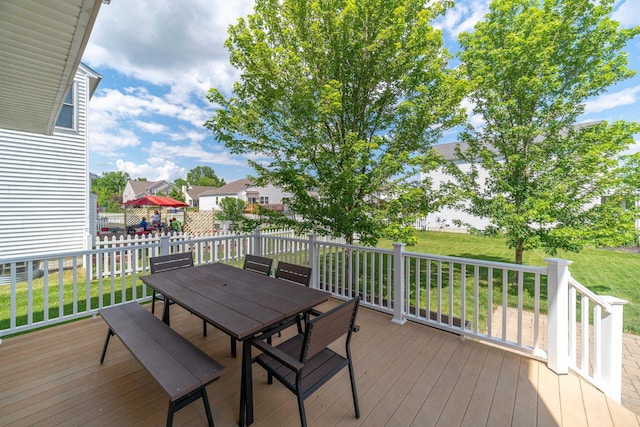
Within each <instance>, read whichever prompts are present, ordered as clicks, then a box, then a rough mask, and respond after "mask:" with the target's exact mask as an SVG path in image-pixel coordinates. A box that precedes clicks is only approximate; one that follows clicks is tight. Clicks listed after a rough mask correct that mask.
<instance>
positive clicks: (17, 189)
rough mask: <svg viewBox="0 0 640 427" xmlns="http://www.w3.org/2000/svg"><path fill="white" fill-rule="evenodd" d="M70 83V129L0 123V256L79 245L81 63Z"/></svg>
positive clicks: (82, 223) (84, 183)
mask: <svg viewBox="0 0 640 427" xmlns="http://www.w3.org/2000/svg"><path fill="white" fill-rule="evenodd" d="M75 86H76V94H77V97H76V99H75V101H76V110H77V111H76V113H75V116H76V119H77V122H76V125H77V128H76V132H69V131H68V130H67V131H64V130H59V128H56V131H55V132H54V134H53V135H51V136H48V135H42V134H35V133H28V132H17V131H10V130H2V129H0V200H2V202H0V236H2V238H0V258H9V257H13V256H19V255H36V254H42V253H55V252H68V251H76V250H82V249H84V246H85V241H86V232H87V230H88V228H89V209H90V207H89V206H88V204H89V189H88V170H87V145H88V143H87V136H86V135H87V128H86V127H87V106H88V105H87V104H88V99H87V90H88V76H87V74H86V73H84V72H83V71H82V67H80V68H79V69H78V73H77V74H76V79H75Z"/></svg>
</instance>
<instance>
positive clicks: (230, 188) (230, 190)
mask: <svg viewBox="0 0 640 427" xmlns="http://www.w3.org/2000/svg"><path fill="white" fill-rule="evenodd" d="M251 186H253V181H251V180H250V179H246V178H243V179H238V180H236V181H231V182H230V183H228V184H225V185H223V186H222V187H218V188H213V189H211V190H207V191H204V192H202V193H200V197H202V196H229V195H234V196H235V195H238V194H239V193H241V192H242V191H244V190H246V189H247V188H248V187H251Z"/></svg>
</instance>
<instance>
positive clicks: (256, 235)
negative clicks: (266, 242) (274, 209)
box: [252, 228, 263, 256]
mask: <svg viewBox="0 0 640 427" xmlns="http://www.w3.org/2000/svg"><path fill="white" fill-rule="evenodd" d="M252 255H258V256H262V255H263V254H262V236H261V235H260V229H259V228H256V229H255V230H253V251H252Z"/></svg>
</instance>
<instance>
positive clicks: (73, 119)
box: [56, 82, 78, 132]
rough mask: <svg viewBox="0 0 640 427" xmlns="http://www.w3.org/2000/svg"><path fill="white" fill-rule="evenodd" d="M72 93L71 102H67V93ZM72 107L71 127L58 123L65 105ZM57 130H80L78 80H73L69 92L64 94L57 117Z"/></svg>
mask: <svg viewBox="0 0 640 427" xmlns="http://www.w3.org/2000/svg"><path fill="white" fill-rule="evenodd" d="M69 93H71V104H69V103H67V102H65V101H66V100H67V95H68V94H69ZM65 106H66V107H69V106H70V107H71V108H72V112H71V127H67V126H61V125H59V124H58V120H60V115H61V114H62V111H63V110H64V107H65ZM56 130H62V131H66V132H78V85H77V83H76V82H73V84H72V85H71V88H70V89H69V92H67V93H66V94H65V96H64V100H63V104H62V108H61V109H60V114H58V118H57V119H56Z"/></svg>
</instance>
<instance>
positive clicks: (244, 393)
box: [238, 341, 253, 427]
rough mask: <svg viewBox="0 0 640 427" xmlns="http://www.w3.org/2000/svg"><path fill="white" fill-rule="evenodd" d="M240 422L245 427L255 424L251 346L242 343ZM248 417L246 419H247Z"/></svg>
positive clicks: (247, 343) (244, 342)
mask: <svg viewBox="0 0 640 427" xmlns="http://www.w3.org/2000/svg"><path fill="white" fill-rule="evenodd" d="M240 382H241V384H240V421H238V425H239V426H241V427H244V426H245V425H247V426H249V425H251V424H253V375H252V372H251V344H249V342H247V341H243V342H242V379H241V380H240ZM245 416H246V418H245Z"/></svg>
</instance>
